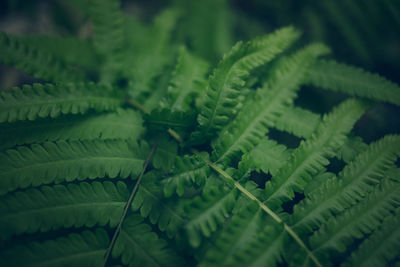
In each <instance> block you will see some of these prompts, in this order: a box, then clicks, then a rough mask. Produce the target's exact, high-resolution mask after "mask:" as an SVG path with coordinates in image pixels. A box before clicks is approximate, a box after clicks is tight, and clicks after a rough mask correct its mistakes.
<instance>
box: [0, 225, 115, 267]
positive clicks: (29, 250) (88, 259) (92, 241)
mask: <svg viewBox="0 0 400 267" xmlns="http://www.w3.org/2000/svg"><path fill="white" fill-rule="evenodd" d="M108 243H109V238H108V236H107V232H106V231H104V230H103V229H96V230H95V231H93V232H92V231H83V232H82V233H80V234H75V233H73V234H69V235H68V236H66V237H60V238H57V239H54V240H48V241H45V242H41V243H39V242H29V243H26V244H23V245H15V246H13V247H11V248H8V249H6V250H5V251H3V252H2V253H1V254H0V264H1V265H2V266H27V267H28V266H29V267H42V266H43V267H56V266H60V267H61V266H100V265H101V264H102V263H103V261H104V259H103V258H104V254H105V253H106V249H107V246H108Z"/></svg>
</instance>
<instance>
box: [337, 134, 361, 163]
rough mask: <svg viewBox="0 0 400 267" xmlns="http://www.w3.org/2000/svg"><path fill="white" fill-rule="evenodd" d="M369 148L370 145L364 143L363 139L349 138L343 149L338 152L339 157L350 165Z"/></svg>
mask: <svg viewBox="0 0 400 267" xmlns="http://www.w3.org/2000/svg"><path fill="white" fill-rule="evenodd" d="M367 147H368V145H367V144H366V143H364V142H363V140H362V138H361V137H349V139H347V141H346V143H345V144H344V145H343V147H342V148H341V149H340V150H339V151H338V154H337V157H338V158H339V159H341V160H343V161H344V162H346V163H350V162H351V161H352V160H353V159H354V158H355V157H356V156H357V155H358V154H359V153H361V152H363V151H364V150H365V149H366V148H367Z"/></svg>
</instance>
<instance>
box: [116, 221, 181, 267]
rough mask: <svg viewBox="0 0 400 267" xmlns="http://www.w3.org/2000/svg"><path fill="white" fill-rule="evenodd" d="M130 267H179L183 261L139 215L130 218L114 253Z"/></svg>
mask: <svg viewBox="0 0 400 267" xmlns="http://www.w3.org/2000/svg"><path fill="white" fill-rule="evenodd" d="M112 255H113V257H114V258H117V257H121V260H122V262H123V263H124V264H126V265H129V266H160V267H161V266H179V265H180V264H182V260H181V259H180V258H178V256H177V255H176V254H175V253H174V252H173V250H171V249H169V248H168V247H167V242H166V241H165V240H163V239H161V238H159V237H158V236H157V234H156V233H154V232H152V230H151V227H150V226H149V225H147V224H145V223H143V218H141V217H140V216H138V215H131V216H129V217H128V218H127V219H126V220H125V222H124V224H123V225H122V228H121V232H120V234H119V236H118V239H117V241H116V242H115V246H114V249H113V251H112Z"/></svg>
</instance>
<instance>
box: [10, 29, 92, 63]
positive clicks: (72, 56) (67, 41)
mask: <svg viewBox="0 0 400 267" xmlns="http://www.w3.org/2000/svg"><path fill="white" fill-rule="evenodd" d="M15 38H17V39H18V40H19V41H20V42H22V43H24V44H26V45H29V47H31V48H34V49H36V50H41V51H43V50H44V51H47V52H48V53H50V54H51V55H52V56H53V57H54V58H55V59H57V60H59V61H61V62H63V63H64V64H65V66H66V67H67V69H71V68H78V69H79V70H82V69H83V70H94V69H96V66H97V64H98V61H99V60H98V58H97V55H96V53H95V51H94V49H93V44H92V43H91V42H89V40H85V39H77V38H75V37H72V36H67V37H64V36H57V35H28V36H15Z"/></svg>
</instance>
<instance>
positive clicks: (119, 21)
mask: <svg viewBox="0 0 400 267" xmlns="http://www.w3.org/2000/svg"><path fill="white" fill-rule="evenodd" d="M88 11H89V15H90V17H91V20H92V25H93V35H94V36H93V37H94V38H93V43H94V47H95V48H96V50H97V52H98V54H100V55H102V56H103V57H104V63H103V64H102V65H101V68H100V69H101V76H100V77H101V80H102V81H104V82H113V79H114V78H115V75H116V74H117V73H116V72H119V71H121V66H122V64H121V61H122V50H123V45H124V31H123V30H124V28H123V27H122V25H123V22H124V16H123V14H122V11H121V10H120V1H118V0H90V1H89V9H88Z"/></svg>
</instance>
